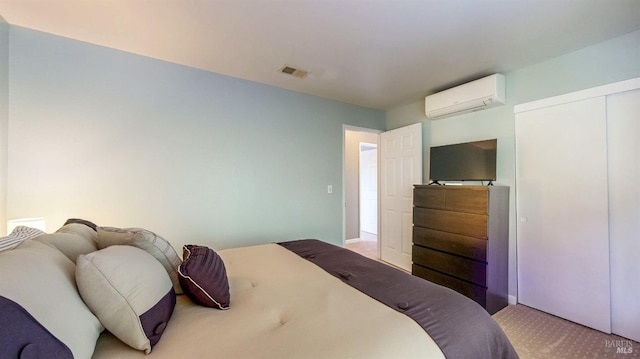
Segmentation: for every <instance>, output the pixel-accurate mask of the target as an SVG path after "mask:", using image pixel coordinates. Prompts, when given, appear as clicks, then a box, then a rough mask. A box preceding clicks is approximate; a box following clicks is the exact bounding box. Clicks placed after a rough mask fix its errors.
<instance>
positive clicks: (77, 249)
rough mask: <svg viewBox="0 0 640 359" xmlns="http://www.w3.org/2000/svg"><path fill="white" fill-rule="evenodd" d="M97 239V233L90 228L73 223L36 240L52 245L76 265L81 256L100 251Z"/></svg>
mask: <svg viewBox="0 0 640 359" xmlns="http://www.w3.org/2000/svg"><path fill="white" fill-rule="evenodd" d="M97 237H98V234H97V233H96V231H94V230H93V229H91V228H90V227H87V226H85V225H83V224H79V223H71V224H67V225H64V226H62V227H60V229H58V230H57V231H56V232H55V233H50V234H45V235H42V236H38V237H36V238H34V240H36V241H40V242H44V243H48V244H51V245H52V246H54V247H56V248H58V250H59V251H60V252H62V253H63V254H64V255H65V256H67V258H69V259H71V260H72V261H73V262H74V263H75V262H76V259H77V258H78V256H79V255H81V254H87V253H91V252H95V251H97V250H98V243H97Z"/></svg>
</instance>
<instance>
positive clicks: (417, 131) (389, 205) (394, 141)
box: [378, 123, 422, 271]
mask: <svg viewBox="0 0 640 359" xmlns="http://www.w3.org/2000/svg"><path fill="white" fill-rule="evenodd" d="M379 150H380V230H379V231H378V233H379V243H380V259H382V260H383V261H385V262H389V263H391V264H393V265H395V266H397V267H400V268H403V269H405V270H408V271H410V270H411V243H412V225H413V185H414V184H420V183H422V124H421V123H417V124H415V125H411V126H407V127H402V128H399V129H395V130H392V131H388V132H384V133H382V134H381V135H380V142H379Z"/></svg>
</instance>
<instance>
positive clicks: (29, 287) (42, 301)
mask: <svg viewBox="0 0 640 359" xmlns="http://www.w3.org/2000/svg"><path fill="white" fill-rule="evenodd" d="M0 273H1V274H0V293H2V296H3V297H5V298H7V299H9V300H10V301H11V302H13V303H16V304H18V305H19V306H20V307H22V308H23V309H24V310H25V311H26V312H28V314H29V315H21V316H19V319H18V320H21V321H29V320H30V319H29V317H32V318H34V320H35V321H36V322H37V323H39V324H40V325H42V327H43V328H45V329H46V331H48V332H49V333H51V335H52V336H53V337H55V338H56V339H57V340H59V341H60V342H62V343H64V345H66V346H67V347H68V348H69V349H70V350H71V352H72V353H73V356H74V357H75V358H91V356H92V355H93V350H94V348H95V346H96V341H97V340H98V336H99V335H100V332H102V330H103V329H104V328H103V326H102V325H101V324H100V322H99V321H98V318H96V317H95V316H94V315H93V314H92V313H91V311H90V310H89V308H88V307H87V305H86V304H85V303H84V302H83V301H82V298H81V297H80V294H79V293H78V290H77V289H76V282H75V277H74V274H75V265H74V264H73V262H72V261H70V260H69V259H68V258H67V257H66V256H65V255H64V254H62V253H60V251H59V250H57V249H56V248H53V247H51V246H50V245H48V244H45V243H41V242H38V241H35V240H32V239H28V240H26V241H24V242H23V243H22V244H21V245H20V246H18V247H17V248H15V249H13V250H9V251H4V252H0ZM7 303H9V302H5V304H7ZM14 308H16V307H15V306H14ZM7 309H11V307H10V306H5V307H4V308H3V311H4V310H7ZM4 313H6V312H4ZM4 313H3V315H2V317H3V318H5V315H4ZM6 323H7V322H6V319H3V320H2V324H0V326H4V325H5V324H6ZM13 324H16V323H13ZM22 324H23V327H30V328H33V327H34V326H33V324H35V323H30V324H29V323H22ZM13 334H15V335H17V334H18V333H13ZM41 338H43V337H42V336H36V342H31V343H30V344H33V345H32V346H30V348H31V349H30V348H26V347H25V348H22V349H26V350H32V349H37V347H39V346H40V345H46V344H44V343H42V342H40V341H41V340H42V339H41ZM32 339H33V338H32ZM11 342H12V343H14V344H15V343H16V342H15V341H13V340H11ZM33 346H35V348H34V347H33ZM2 352H3V353H4V352H5V348H4V346H3V349H2ZM51 353H54V351H51V352H50V353H49V354H51ZM0 356H2V355H1V354H0Z"/></svg>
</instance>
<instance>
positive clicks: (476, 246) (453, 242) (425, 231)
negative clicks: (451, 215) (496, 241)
mask: <svg viewBox="0 0 640 359" xmlns="http://www.w3.org/2000/svg"><path fill="white" fill-rule="evenodd" d="M413 244H417V245H420V246H422V247H428V248H432V249H437V250H440V251H443V252H448V253H453V254H457V255H459V256H462V257H467V258H471V259H474V260H477V261H482V262H486V261H487V240H486V239H480V238H474V237H467V236H461V235H459V234H453V233H448V232H442V231H436V230H433V229H429V228H422V227H413Z"/></svg>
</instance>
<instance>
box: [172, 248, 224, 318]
mask: <svg viewBox="0 0 640 359" xmlns="http://www.w3.org/2000/svg"><path fill="white" fill-rule="evenodd" d="M182 252H183V254H182V256H183V261H182V264H180V266H179V267H178V273H179V280H180V285H181V286H182V290H183V291H184V292H185V294H186V295H187V296H188V297H189V298H191V300H193V301H194V302H196V303H197V304H200V305H203V306H205V307H212V308H218V309H229V302H230V294H229V280H228V279H227V270H226V269H225V267H224V262H223V261H222V258H220V256H219V255H218V254H217V253H216V252H214V251H213V250H212V249H211V248H208V247H205V246H197V245H192V244H188V245H185V246H184V247H182Z"/></svg>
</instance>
